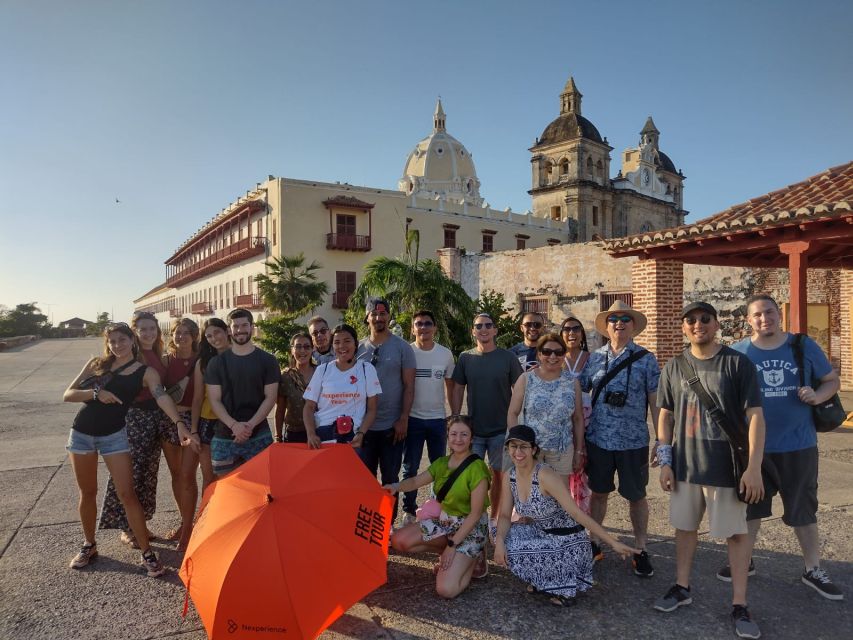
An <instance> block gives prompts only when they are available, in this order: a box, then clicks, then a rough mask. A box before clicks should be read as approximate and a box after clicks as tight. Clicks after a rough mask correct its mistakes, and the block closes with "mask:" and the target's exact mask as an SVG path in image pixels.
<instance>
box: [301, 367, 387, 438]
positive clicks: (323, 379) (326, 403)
mask: <svg viewBox="0 0 853 640" xmlns="http://www.w3.org/2000/svg"><path fill="white" fill-rule="evenodd" d="M380 393H382V387H381V386H379V378H377V377H376V369H374V368H373V365H372V364H370V363H369V362H356V363H355V365H354V366H353V367H351V368H349V369H347V370H346V371H341V370H340V369H338V366H337V365H336V364H335V363H334V362H327V363H325V364H321V365H320V366H318V367H317V370H316V371H315V372H314V375H313V376H311V381H310V382H309V383H308V387H307V388H306V389H305V393H303V394H302V397H303V398H304V399H305V400H312V401H314V402H316V403H317V411H315V412H314V423H315V424H316V425H317V426H318V427H324V426H327V425H330V424H333V423H334V422H335V419H336V418H338V416H349V417H351V418H352V421H353V426H354V428H356V429H358V428H359V427H360V426H361V421H362V420H364V414H365V412H366V411H367V399H368V398H372V397H373V396H375V395H378V394H380Z"/></svg>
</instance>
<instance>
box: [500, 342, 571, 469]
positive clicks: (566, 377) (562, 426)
mask: <svg viewBox="0 0 853 640" xmlns="http://www.w3.org/2000/svg"><path fill="white" fill-rule="evenodd" d="M565 355H566V343H565V342H563V339H562V338H561V337H560V336H558V335H557V334H556V333H546V334H545V335H544V336H541V337H540V338H539V340H538V341H537V342H536V360H537V362H538V363H539V366H537V367H534V368H533V369H530V370H529V371H526V372H525V373H522V374H521V375H520V376H519V377H518V380H516V382H515V386H514V387H513V389H512V399H511V400H510V403H509V409H508V411H507V426H508V427H514V426H515V425H517V424H519V422H522V423H525V424H527V425H528V426H529V427H531V428H532V429H533V430H534V431H535V432H536V440H537V442H539V444H540V447H541V449H542V461H543V462H545V463H546V464H548V465H550V466H551V467H552V468H553V469H554V470H555V471H556V472H557V473H559V474H560V475H561V476H563V478H565V479H566V480H568V478H569V475H571V473H572V472H573V471H577V470H579V469H580V468H581V466H582V463H583V451H584V439H583V435H584V426H583V407H582V406H581V402H580V397H581V389H580V383H579V382H578V381H577V380H576V379H574V378H573V377H572V376H571V375H570V374H569V373H568V372H567V371H566V370H565V369H563V357H564V356H565ZM506 466H509V462H507V463H506Z"/></svg>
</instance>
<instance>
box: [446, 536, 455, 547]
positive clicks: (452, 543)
mask: <svg viewBox="0 0 853 640" xmlns="http://www.w3.org/2000/svg"><path fill="white" fill-rule="evenodd" d="M447 546H448V547H450V548H451V549H452V548H453V547H455V546H456V543H455V542H453V538H451V537H450V536H447Z"/></svg>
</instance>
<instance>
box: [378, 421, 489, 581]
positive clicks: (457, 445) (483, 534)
mask: <svg viewBox="0 0 853 640" xmlns="http://www.w3.org/2000/svg"><path fill="white" fill-rule="evenodd" d="M473 439H474V427H473V425H472V422H471V418H469V417H468V416H461V415H454V416H450V417H449V418H448V419H447V443H448V446H449V448H450V455H448V456H444V457H442V458H439V459H438V460H436V461H435V462H433V463H432V464H431V465H430V466H429V468H428V469H427V470H426V471H424V472H423V473H421V474H419V475H417V476H415V477H414V478H406V479H405V480H403V481H402V482H395V483H393V484H389V485H385V487H384V488H385V489H388V490H389V491H391V492H393V493H399V492H400V491H404V492H405V491H414V490H416V489H418V488H419V487H423V486H424V485H426V484H429V483H430V482H432V483H433V490H434V491H435V493H436V499H434V500H429V501H427V502H426V503H424V506H423V507H421V508H420V509H418V519H419V521H418V522H413V523H411V524H407V525H406V526H404V527H402V528H400V529H397V530H396V531H395V532H394V533H392V534H391V540H390V544H391V547H392V548H393V549H395V550H397V551H400V552H403V553H438V554H439V561H438V563H437V564H436V569H437V572H436V579H435V591H436V593H437V594H438V595H440V596H441V597H442V598H455V597H456V596H458V595H459V594H460V593H462V592H463V591H464V590H465V589H466V588H467V587H468V584H469V583H470V582H471V578H472V577H476V578H482V577H484V576H485V575H486V573H487V572H488V565H487V564H486V556H485V554H486V552H485V545H486V540H487V536H488V530H487V527H488V523H489V519H488V515H487V513H486V509H487V508H488V506H489V495H488V493H489V481H490V480H491V477H492V474H491V471H490V470H489V468H488V466H486V463H485V462H483V460H482V458H480V457H479V456H477V455H476V454H474V453H472V452H471V444H472V441H473ZM446 485H449V486H447V487H446ZM445 487H446V488H445Z"/></svg>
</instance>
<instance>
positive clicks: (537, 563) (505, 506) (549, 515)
mask: <svg viewBox="0 0 853 640" xmlns="http://www.w3.org/2000/svg"><path fill="white" fill-rule="evenodd" d="M504 446H505V447H506V450H507V452H508V453H509V458H510V460H511V461H512V468H511V469H510V472H509V473H505V474H504V475H503V483H504V486H503V491H502V492H501V504H500V509H499V510H498V526H497V532H496V534H495V564H499V565H501V566H505V567H508V568H509V570H510V571H512V572H513V573H514V574H515V575H516V576H517V577H518V578H520V579H521V580H523V581H524V582H526V583H527V584H528V587H527V591H528V592H529V593H543V594H545V595H546V596H548V598H549V599H550V601H551V604H554V605H556V606H561V607H563V606H567V605H569V604H572V602H573V601H574V598H575V596H576V595H577V594H578V592H583V591H586V590H587V589H589V588H590V587H591V586H592V585H593V579H592V565H593V560H592V546H591V544H590V540H589V534H588V533H587V531H586V529H589V531H591V532H592V533H594V534H595V535H597V536H598V537H599V538H600V539H602V540H604V541H605V542H606V543H607V544H609V545H610V546H611V547H613V550H614V551H616V553H618V554H619V555H620V556H622V557H623V558H627V557H628V556H629V555H631V554H632V553H637V549H632V548H631V547H629V546H628V545H626V544H623V543H621V542H619V541H618V540H616V539H615V538H614V537H613V536H611V535H610V534H609V533H607V531H605V530H604V527H602V526H601V525H600V524H598V523H597V522H596V521H595V520H593V519H592V518H591V517H589V516H588V515H586V514H585V513H584V512H583V511H581V510H580V507H578V506H577V504H575V501H574V500H573V499H572V496H571V495H570V494H569V488H568V486H566V482H565V480H564V479H563V478H561V477H560V476H559V475H557V473H555V472H554V470H553V469H551V468H550V467H549V466H548V465H546V464H545V463H543V462H540V461H539V460H538V459H537V458H538V454H539V446H538V444H537V441H536V432H535V431H534V430H533V429H531V428H530V427H528V426H527V425H523V424H521V425H516V426H514V427H512V428H511V429H510V430H509V432H508V433H507V437H506V444H505V445H504ZM513 509H515V511H516V512H517V513H518V514H519V515H520V516H522V517H523V518H524V519H525V521H524V522H523V523H522V522H516V523H514V524H510V518H511V515H512V511H513Z"/></svg>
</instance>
